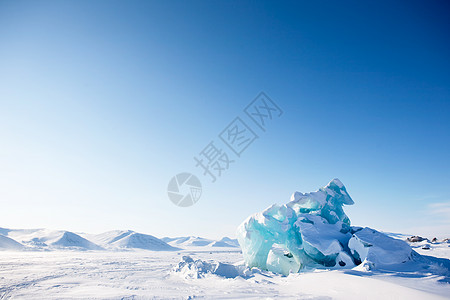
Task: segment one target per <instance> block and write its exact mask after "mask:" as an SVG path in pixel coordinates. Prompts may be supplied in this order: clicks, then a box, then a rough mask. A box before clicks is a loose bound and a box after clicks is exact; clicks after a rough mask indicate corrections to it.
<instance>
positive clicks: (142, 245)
mask: <svg viewBox="0 0 450 300" xmlns="http://www.w3.org/2000/svg"><path fill="white" fill-rule="evenodd" d="M85 237H86V238H89V239H90V240H92V241H94V242H96V243H97V244H99V245H102V246H103V247H105V248H108V249H121V248H122V249H123V248H127V249H145V250H153V251H173V250H178V249H179V248H176V247H173V246H171V245H169V244H167V243H166V242H164V241H162V240H160V239H158V238H156V237H154V236H152V235H149V234H143V233H138V232H134V231H132V230H113V231H108V232H105V233H101V234H97V235H85Z"/></svg>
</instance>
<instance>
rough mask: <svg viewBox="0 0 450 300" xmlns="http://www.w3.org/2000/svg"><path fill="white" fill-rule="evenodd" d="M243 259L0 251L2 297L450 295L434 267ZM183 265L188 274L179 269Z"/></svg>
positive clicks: (214, 254) (222, 254) (231, 254)
mask: <svg viewBox="0 0 450 300" xmlns="http://www.w3.org/2000/svg"><path fill="white" fill-rule="evenodd" d="M183 256H184V257H186V256H187V257H190V258H191V259H192V261H193V262H194V264H195V262H197V265H195V266H194V265H190V266H189V263H190V262H191V260H189V259H188V258H185V259H183ZM241 260H242V254H241V253H240V251H239V250H235V251H222V250H217V249H216V250H215V251H201V250H197V251H194V250H181V251H145V250H135V251H125V252H123V251H59V250H57V251H26V252H17V251H16V252H1V253H0V299H194V298H199V299H274V298H281V299H358V300H360V299H377V300H378V299H427V300H428V299H448V295H450V285H449V284H448V281H449V277H444V276H438V275H435V274H434V273H433V270H428V271H426V272H423V271H414V272H406V271H398V272H391V271H390V272H382V271H380V270H377V271H357V270H332V271H329V270H317V271H313V272H304V273H296V274H290V275H289V276H282V275H278V274H274V273H271V272H267V271H261V270H259V269H252V270H249V269H245V268H243V265H242V261H241ZM447 261H448V260H447ZM182 262H184V263H187V265H180V263H182ZM191 263H192V262H191ZM180 267H181V269H182V270H183V268H184V270H183V272H176V269H178V268H180ZM237 274H240V276H236V275H237ZM197 275H198V276H197ZM227 277H228V278H227Z"/></svg>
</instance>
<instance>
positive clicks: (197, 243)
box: [162, 236, 239, 248]
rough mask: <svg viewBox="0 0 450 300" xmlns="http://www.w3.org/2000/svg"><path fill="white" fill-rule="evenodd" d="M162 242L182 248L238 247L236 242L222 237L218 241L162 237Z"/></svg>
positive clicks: (191, 237)
mask: <svg viewBox="0 0 450 300" xmlns="http://www.w3.org/2000/svg"><path fill="white" fill-rule="evenodd" d="M162 240H163V241H165V242H166V243H168V244H169V245H172V246H176V247H182V248H191V247H233V248H235V247H239V244H238V242H237V240H233V239H230V238H228V237H224V238H222V239H221V240H219V241H215V240H211V239H206V238H202V237H197V236H186V237H176V238H170V237H164V238H162Z"/></svg>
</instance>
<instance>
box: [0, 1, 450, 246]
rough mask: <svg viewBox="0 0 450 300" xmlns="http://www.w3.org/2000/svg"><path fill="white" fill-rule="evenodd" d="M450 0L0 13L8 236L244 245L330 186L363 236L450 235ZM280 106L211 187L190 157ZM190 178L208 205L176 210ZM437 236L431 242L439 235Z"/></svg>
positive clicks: (38, 7) (19, 6)
mask: <svg viewBox="0 0 450 300" xmlns="http://www.w3.org/2000/svg"><path fill="white" fill-rule="evenodd" d="M449 14H450V5H449V4H448V2H447V1H396V2H392V1H370V2H365V1H364V3H363V2H361V1H339V2H337V1H323V2H322V1H320V2H316V1H293V2H286V1H285V2H282V3H278V2H275V1H273V2H263V1H251V2H250V1H249V2H244V1H159V2H156V1H5V0H1V1H0V206H1V208H2V209H1V219H0V220H1V221H0V226H2V227H13V228H35V227H49V228H55V229H68V230H73V231H87V232H101V231H106V230H110V229H134V230H137V231H141V232H146V233H150V234H153V235H156V236H158V237H162V236H167V235H168V236H181V235H199V236H206V237H212V238H216V237H220V236H223V235H230V236H233V235H234V231H235V228H236V227H237V226H238V225H239V224H240V222H241V221H243V220H244V219H245V218H246V217H247V216H248V215H250V214H251V213H254V212H257V211H261V210H262V209H264V208H266V207H267V206H269V205H271V204H272V203H279V204H281V203H285V202H287V201H288V200H289V197H290V195H291V194H292V193H293V192H295V191H302V192H309V191H313V190H316V189H318V188H319V187H321V186H323V185H325V184H326V183H327V182H328V181H329V180H331V179H333V178H335V177H337V178H339V179H340V180H341V181H342V182H343V183H344V184H345V185H346V187H347V190H348V191H349V193H350V195H351V196H352V197H353V199H354V200H355V203H356V204H355V205H354V206H352V207H348V208H347V209H346V211H347V214H348V215H349V217H350V219H351V220H352V223H353V224H355V225H366V226H371V227H374V228H377V229H381V230H387V231H397V232H398V231H403V232H405V233H422V234H436V235H448V234H450V223H449V220H450V189H449V187H450V156H449V153H450V134H449V132H450V72H449V70H450V41H449V36H450V34H449V31H450V19H449V18H448V15H449ZM260 91H265V92H266V93H267V94H268V95H269V96H270V97H271V98H272V99H273V100H274V101H275V102H276V103H277V104H278V105H279V106H280V107H281V108H282V109H283V111H284V114H283V115H282V116H281V117H280V118H279V119H277V120H274V121H273V122H272V123H271V124H270V126H269V128H268V130H267V132H266V133H265V134H262V132H260V131H259V132H257V133H258V135H260V138H259V139H257V140H256V141H255V142H254V143H253V144H252V145H251V146H250V147H249V148H248V149H247V150H246V151H245V152H244V153H243V154H242V156H241V158H239V159H238V160H237V161H236V162H235V163H234V164H233V165H232V166H230V169H229V170H228V171H227V172H226V173H224V174H223V175H222V177H221V178H220V179H218V181H217V182H216V183H214V184H211V183H209V182H208V180H207V178H206V177H202V176H201V172H200V170H199V169H197V168H195V162H194V160H193V157H194V155H197V154H198V152H200V151H201V150H202V149H203V148H204V147H205V146H206V145H207V144H208V143H209V142H210V141H211V140H215V139H217V135H218V134H219V133H220V132H221V131H222V130H223V129H224V128H225V126H226V125H227V124H228V123H229V122H231V121H232V120H233V119H234V118H235V117H236V116H238V115H242V110H243V108H244V107H245V106H246V105H247V104H248V103H249V102H250V101H251V100H252V99H253V98H254V97H255V96H256V95H257V94H258V93H259V92H260ZM184 171H188V172H192V173H195V172H197V173H196V174H197V175H198V176H199V178H200V179H201V180H202V182H203V187H204V190H203V195H202V198H201V199H200V201H199V202H198V203H196V204H195V205H194V206H192V207H189V208H180V207H177V206H175V205H173V204H172V203H171V202H170V201H169V199H168V197H167V193H166V190H167V184H168V182H169V180H170V178H171V177H172V176H173V175H175V174H177V173H180V172H184ZM430 232H431V233H430Z"/></svg>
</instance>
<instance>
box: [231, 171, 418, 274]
mask: <svg viewBox="0 0 450 300" xmlns="http://www.w3.org/2000/svg"><path fill="white" fill-rule="evenodd" d="M352 204H354V202H353V200H352V198H351V197H350V195H349V194H348V192H347V190H346V188H345V186H344V185H343V184H342V182H341V181H340V180H339V179H333V180H332V181H330V182H329V183H328V184H327V185H326V186H325V187H323V188H321V189H319V190H318V191H316V192H311V193H300V192H295V193H294V194H293V195H292V196H291V199H290V201H289V202H288V203H287V204H284V205H276V204H274V205H272V206H270V207H269V208H267V209H266V210H264V211H263V212H260V213H256V214H253V215H252V216H250V217H248V218H247V219H246V220H245V221H244V222H243V223H242V224H241V225H240V226H239V227H238V230H237V237H238V242H239V245H240V246H241V249H242V253H243V256H244V261H245V264H246V265H247V266H248V267H250V268H252V267H257V268H260V269H263V270H268V271H272V272H274V273H279V274H283V275H288V274H289V273H297V272H300V271H302V270H308V269H316V268H338V269H339V268H354V267H355V266H357V265H359V264H361V263H362V262H364V263H365V265H368V266H371V267H373V266H375V265H380V266H381V265H383V266H384V265H389V264H393V263H402V262H404V261H405V260H408V259H411V257H412V255H411V253H412V249H411V248H410V247H409V245H407V244H406V242H403V241H399V240H395V239H393V238H391V237H388V236H387V235H384V234H383V233H380V232H378V231H375V230H373V229H370V228H364V229H363V228H361V227H352V226H351V224H350V219H349V218H348V216H347V215H346V214H345V212H344V209H343V206H344V205H352ZM392 253H395V254H394V255H392Z"/></svg>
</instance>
